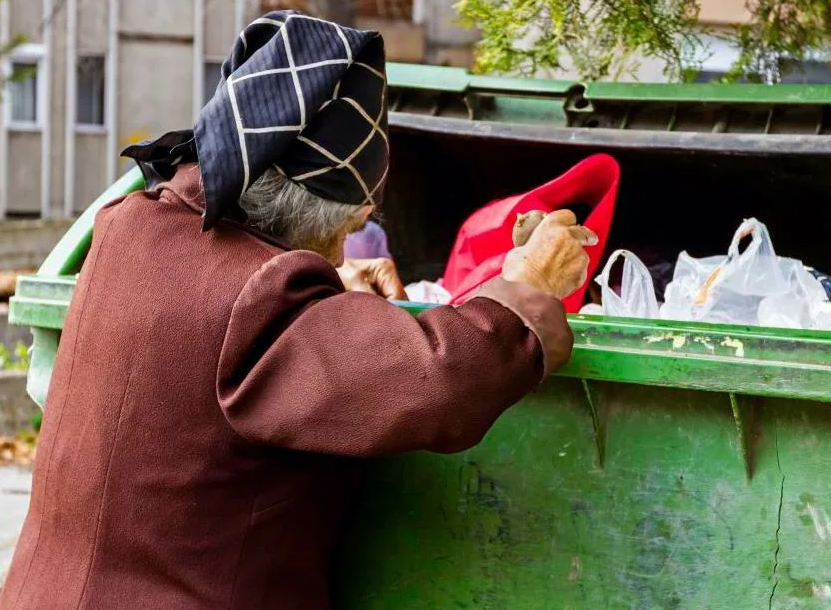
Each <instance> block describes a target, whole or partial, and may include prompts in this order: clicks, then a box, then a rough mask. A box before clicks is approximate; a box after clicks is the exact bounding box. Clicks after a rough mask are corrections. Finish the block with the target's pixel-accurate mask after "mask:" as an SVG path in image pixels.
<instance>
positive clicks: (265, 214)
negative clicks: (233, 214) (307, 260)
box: [239, 169, 364, 252]
mask: <svg viewBox="0 0 831 610" xmlns="http://www.w3.org/2000/svg"><path fill="white" fill-rule="evenodd" d="M239 203H240V207H241V208H242V209H243V211H244V212H245V213H246V215H247V216H248V223H249V224H250V225H251V226H253V227H254V228H256V229H258V230H260V231H262V232H263V233H266V234H268V235H272V236H274V237H276V238H278V239H280V240H281V241H283V242H285V243H286V245H287V246H290V247H292V248H300V249H305V250H314V251H318V252H319V251H321V250H329V249H330V248H331V247H332V241H333V240H335V241H337V238H338V236H339V234H341V233H344V232H350V231H355V230H357V229H359V228H360V227H361V225H362V224H363V222H364V211H363V206H360V205H348V204H343V203H336V202H334V201H329V200H328V199H323V198H322V197H318V196H317V195H314V194H312V193H310V192H309V191H307V190H306V189H304V188H303V187H302V186H300V185H298V184H296V183H294V182H292V181H291V180H289V179H287V178H286V177H285V176H283V175H282V174H281V173H280V172H278V171H277V170H276V169H269V170H267V171H266V173H265V174H263V175H262V177H260V178H259V179H258V180H256V181H255V182H254V184H252V185H251V186H250V187H249V188H248V190H247V191H246V192H245V193H244V194H243V196H242V197H241V198H240V201H239Z"/></svg>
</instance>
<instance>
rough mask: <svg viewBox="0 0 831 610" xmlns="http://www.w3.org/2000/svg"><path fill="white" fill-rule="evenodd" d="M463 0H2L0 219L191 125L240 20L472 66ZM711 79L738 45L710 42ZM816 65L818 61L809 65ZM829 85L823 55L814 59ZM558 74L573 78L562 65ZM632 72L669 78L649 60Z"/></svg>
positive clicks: (728, 17)
mask: <svg viewBox="0 0 831 610" xmlns="http://www.w3.org/2000/svg"><path fill="white" fill-rule="evenodd" d="M700 2H701V19H702V21H703V22H704V24H705V25H707V26H708V27H710V28H719V27H725V26H727V25H729V24H734V23H739V22H742V21H746V20H747V19H748V14H747V11H746V9H745V0H700ZM454 3H455V0H0V46H2V45H3V43H5V42H7V41H9V40H11V39H12V37H13V36H15V35H19V34H22V35H24V36H25V37H26V39H27V42H26V44H23V45H21V46H20V47H18V48H16V49H15V51H14V53H13V54H12V55H11V57H9V58H7V61H5V62H4V63H5V65H3V66H0V67H1V68H2V69H3V73H4V74H6V75H8V74H11V73H18V74H23V75H24V77H23V78H20V79H16V80H15V81H14V82H10V83H7V84H6V88H5V91H4V95H3V101H2V112H0V219H2V218H6V217H9V218H15V217H41V218H68V217H72V216H74V215H76V214H77V213H78V212H80V211H82V210H83V209H84V208H85V207H86V206H87V205H88V204H89V203H90V202H91V201H93V200H94V199H95V198H96V197H97V196H98V195H99V194H100V193H101V192H102V191H103V190H104V189H105V188H106V187H107V186H108V185H109V184H111V183H112V182H113V181H114V180H115V179H116V178H117V177H118V176H120V175H121V174H123V173H124V171H126V169H128V168H129V162H128V161H126V160H123V159H120V158H119V152H120V151H121V150H122V149H123V148H124V147H126V146H127V145H129V144H132V143H135V142H138V141H141V140H144V139H147V138H150V137H152V136H156V135H159V134H162V133H164V132H166V131H168V130H171V129H179V128H182V127H185V126H188V125H190V124H191V123H192V121H193V119H194V117H195V115H196V114H197V113H198V112H199V110H200V108H201V107H202V105H203V103H204V102H205V101H206V99H207V98H208V97H209V96H210V95H212V93H213V91H214V90H215V88H216V85H217V83H218V81H219V76H220V67H221V62H222V60H223V59H224V57H225V56H226V54H227V52H228V50H229V48H230V47H231V45H232V44H233V41H234V38H235V36H236V34H237V32H238V31H239V30H241V29H242V27H243V26H244V25H245V24H246V23H248V22H249V21H250V20H251V19H253V18H254V17H256V15H257V14H260V13H262V12H265V11H268V10H274V9H279V8H296V9H300V10H304V11H307V12H310V13H312V14H317V15H319V16H322V17H328V18H333V19H336V20H338V21H340V22H342V23H348V24H352V25H356V26H358V27H363V28H371V29H377V30H379V31H380V32H381V33H382V34H384V37H385V40H386V47H387V54H388V58H389V59H390V60H392V61H404V62H413V63H430V64H437V65H451V66H458V67H466V68H469V67H471V65H472V62H473V52H472V47H473V44H474V43H475V42H476V40H477V33H476V32H475V31H469V30H466V29H464V28H461V27H460V26H459V25H458V23H457V15H456V12H455V10H454V8H453V5H454ZM712 51H713V52H712V54H711V56H710V57H709V58H708V59H707V61H706V62H705V65H704V72H703V73H702V79H705V80H706V79H710V78H714V77H718V76H719V75H720V74H723V73H724V72H725V71H726V70H727V69H728V68H729V67H730V65H731V64H732V62H733V61H734V60H735V57H736V51H735V49H730V48H729V47H728V46H726V45H725V44H724V43H723V42H721V41H719V40H717V39H715V38H714V39H713V40H712ZM814 64H815V65H814ZM806 69H807V70H809V71H810V74H811V79H812V82H831V70H829V69H828V63H827V62H825V61H816V62H813V64H812V65H809V66H806ZM552 76H554V77H556V78H572V79H576V78H577V75H576V74H573V73H569V72H568V71H567V70H566V71H565V72H562V71H560V72H558V73H556V74H552ZM629 78H631V79H636V80H641V81H662V80H665V77H664V75H663V66H662V65H661V64H660V63H659V62H655V61H650V60H648V59H644V60H643V61H642V62H641V64H640V68H639V70H638V71H637V73H636V74H634V75H632V76H630V77H629Z"/></svg>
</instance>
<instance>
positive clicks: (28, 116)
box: [0, 0, 46, 130]
mask: <svg viewBox="0 0 831 610" xmlns="http://www.w3.org/2000/svg"><path fill="white" fill-rule="evenodd" d="M0 1H2V0H0ZM43 57H44V50H43V47H42V46H41V45H38V44H22V45H20V46H18V47H15V48H14V50H13V51H12V52H11V54H10V55H9V56H8V57H7V58H6V59H5V61H3V62H0V73H1V74H0V80H2V76H7V77H11V78H7V79H6V83H5V90H4V91H3V92H2V95H0V97H2V98H3V99H2V101H3V105H4V106H5V117H6V124H7V125H8V126H9V128H10V129H13V130H14V129H22V130H31V129H39V128H40V122H41V120H42V119H43V113H44V111H45V110H44V108H45V102H46V100H45V99H44V97H43V86H44V84H45V81H44V79H43V74H42V69H43V65H42V62H43Z"/></svg>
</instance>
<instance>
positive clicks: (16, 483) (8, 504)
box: [0, 466, 32, 586]
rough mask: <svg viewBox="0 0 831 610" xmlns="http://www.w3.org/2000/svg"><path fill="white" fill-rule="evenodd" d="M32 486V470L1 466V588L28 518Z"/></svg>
mask: <svg viewBox="0 0 831 610" xmlns="http://www.w3.org/2000/svg"><path fill="white" fill-rule="evenodd" d="M31 486H32V472H31V470H29V469H26V468H18V467H16V466H0V586H2V582H3V580H4V579H5V577H6V571H7V570H8V569H9V564H11V561H12V554H13V553H14V545H15V543H16V542H17V536H18V534H19V533H20V528H21V527H22V526H23V519H24V518H25V517H26V510H27V508H28V507H29V493H30V490H31Z"/></svg>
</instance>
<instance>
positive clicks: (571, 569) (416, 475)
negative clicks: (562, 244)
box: [335, 379, 831, 610]
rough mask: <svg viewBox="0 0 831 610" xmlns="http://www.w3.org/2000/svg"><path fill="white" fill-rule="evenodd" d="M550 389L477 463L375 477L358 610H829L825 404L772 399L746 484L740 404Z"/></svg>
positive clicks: (354, 598)
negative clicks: (601, 449) (735, 410)
mask: <svg viewBox="0 0 831 610" xmlns="http://www.w3.org/2000/svg"><path fill="white" fill-rule="evenodd" d="M589 389H590V391H591V395H592V399H593V402H594V404H595V406H596V407H597V410H598V412H599V413H600V414H601V423H602V426H603V427H602V429H603V435H604V443H605V460H603V462H602V463H601V460H600V457H599V455H598V451H597V444H596V443H595V441H594V439H595V436H596V434H597V427H596V423H595V418H594V416H593V411H592V408H591V407H590V405H589V404H587V400H586V393H585V385H584V384H583V383H581V382H580V381H579V380H569V379H560V380H557V379H552V380H551V381H550V382H548V383H546V384H545V385H544V386H543V387H542V388H541V389H540V391H539V392H537V393H536V394H535V395H532V396H529V397H528V398H526V399H525V400H523V401H522V402H521V403H520V404H519V405H517V406H516V407H514V408H513V409H512V410H511V411H509V412H508V413H506V414H505V415H504V416H503V417H502V418H501V419H500V421H499V422H498V423H497V424H496V426H495V427H494V428H493V430H492V431H491V432H490V433H489V434H488V436H487V437H486V439H485V440H484V441H483V442H482V443H481V444H480V445H479V446H478V447H476V448H474V449H472V450H470V451H467V452H465V453H462V454H459V455H453V456H436V455H428V454H413V455H409V456H403V457H398V458H393V459H387V460H384V461H379V462H377V463H374V464H373V465H372V466H371V472H370V474H369V476H368V477H367V483H366V485H365V489H364V490H363V492H362V493H361V494H360V496H359V505H358V506H357V507H356V510H355V515H354V516H353V521H352V522H351V524H350V527H349V529H348V532H349V534H348V537H347V539H346V540H345V541H344V544H343V549H344V551H343V553H344V554H343V557H344V558H343V560H342V561H341V563H340V564H339V565H338V567H337V569H336V570H335V573H336V574H337V575H338V577H339V583H338V588H337V594H336V599H337V600H338V604H337V607H339V608H343V609H347V610H358V609H360V610H375V609H378V610H381V609H387V608H397V609H399V610H416V609H418V610H426V609H432V608H470V609H477V610H480V609H492V610H503V609H505V610H507V609H514V608H519V609H522V610H549V609H552V608H557V609H581V610H588V609H592V610H594V609H596V608H603V609H614V610H617V609H620V610H628V609H632V608H637V609H640V608H643V609H675V610H681V609H685V610H686V609H688V610H701V609H728V608H729V609H731V610H733V609H735V610H745V609H746V610H760V609H766V608H775V609H782V610H784V609H796V608H799V609H814V608H816V609H819V608H827V607H828V604H829V594H830V593H831V592H829V586H831V574H829V572H828V568H827V566H828V564H829V560H831V548H829V530H828V528H829V521H828V512H827V511H828V510H829V506H831V491H829V489H831V486H829V483H831V476H830V475H828V459H829V458H828V455H829V449H831V440H830V439H831V421H829V415H830V414H829V411H828V408H827V406H826V405H820V404H816V403H810V402H798V401H797V402H795V401H775V400H759V401H748V402H747V403H746V404H745V405H744V406H743V408H746V410H747V411H748V413H751V414H752V416H753V420H752V421H753V424H752V425H753V428H752V430H753V436H752V443H751V446H752V451H753V454H754V456H755V470H754V471H753V472H752V476H750V477H749V476H748V472H747V464H746V461H745V459H744V454H743V451H742V442H743V441H742V439H741V438H740V437H739V435H738V434H737V428H736V426H735V422H734V419H733V416H732V409H731V404H730V401H729V400H728V397H727V395H724V394H712V393H707V392H699V391H690V390H680V389H672V390H669V389H661V390H656V389H653V388H648V387H644V386H628V385H623V384H614V383H592V384H589Z"/></svg>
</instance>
